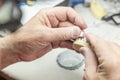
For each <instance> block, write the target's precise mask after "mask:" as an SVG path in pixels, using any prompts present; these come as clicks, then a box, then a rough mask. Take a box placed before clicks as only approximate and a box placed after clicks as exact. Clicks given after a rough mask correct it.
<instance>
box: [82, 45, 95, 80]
mask: <svg viewBox="0 0 120 80" xmlns="http://www.w3.org/2000/svg"><path fill="white" fill-rule="evenodd" d="M80 52H81V53H83V55H84V56H85V76H84V78H85V80H96V79H95V75H96V69H97V59H96V57H95V55H94V53H93V51H92V50H91V49H90V48H85V47H82V48H80Z"/></svg>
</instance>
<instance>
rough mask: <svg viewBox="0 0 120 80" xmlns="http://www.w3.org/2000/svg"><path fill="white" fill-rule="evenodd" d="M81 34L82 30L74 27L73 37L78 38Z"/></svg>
mask: <svg viewBox="0 0 120 80" xmlns="http://www.w3.org/2000/svg"><path fill="white" fill-rule="evenodd" d="M80 32H81V30H80V28H79V27H73V32H72V37H73V38H78V37H79V35H80Z"/></svg>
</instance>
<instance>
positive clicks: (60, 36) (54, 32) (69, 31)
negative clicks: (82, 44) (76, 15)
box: [46, 26, 81, 42]
mask: <svg viewBox="0 0 120 80" xmlns="http://www.w3.org/2000/svg"><path fill="white" fill-rule="evenodd" d="M80 32H81V30H80V29H79V28H78V27H75V26H74V27H64V28H50V29H49V31H48V32H47V33H46V34H48V35H46V40H48V41H50V42H51V41H52V42H53V41H62V40H70V39H75V38H77V37H79V34H80Z"/></svg>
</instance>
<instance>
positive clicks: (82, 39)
mask: <svg viewBox="0 0 120 80" xmlns="http://www.w3.org/2000/svg"><path fill="white" fill-rule="evenodd" d="M72 47H73V49H75V50H76V51H79V49H80V48H81V47H89V44H88V43H87V40H86V38H85V36H84V33H83V32H81V34H80V37H79V38H77V39H76V40H75V41H74V42H73V46H72Z"/></svg>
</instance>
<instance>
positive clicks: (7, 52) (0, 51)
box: [0, 36, 19, 70]
mask: <svg viewBox="0 0 120 80" xmlns="http://www.w3.org/2000/svg"><path fill="white" fill-rule="evenodd" d="M13 43H14V40H13V39H12V38H11V37H10V36H9V37H5V38H1V39H0V70H1V69H3V68H5V67H7V66H8V65H11V64H13V63H15V62H18V61H19V58H18V55H16V54H14V53H13V52H12V51H13V47H12V45H13Z"/></svg>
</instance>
